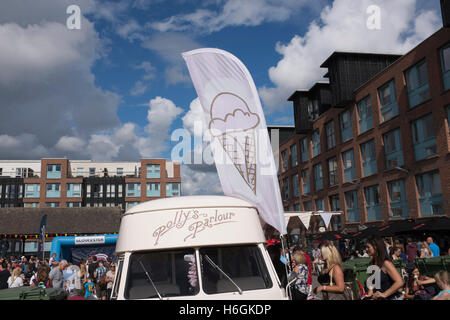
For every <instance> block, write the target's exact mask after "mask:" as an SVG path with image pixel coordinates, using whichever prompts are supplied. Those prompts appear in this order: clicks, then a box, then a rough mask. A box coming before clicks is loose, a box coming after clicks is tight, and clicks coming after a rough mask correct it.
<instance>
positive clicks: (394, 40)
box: [259, 0, 440, 112]
mask: <svg viewBox="0 0 450 320" xmlns="http://www.w3.org/2000/svg"><path fill="white" fill-rule="evenodd" d="M370 5H378V6H379V8H380V9H381V30H376V29H374V30H371V29H369V28H367V19H368V18H369V15H368V14H367V12H366V10H367V8H368V7H369V6H370ZM416 5H417V1H416V0H398V1H390V0H378V1H373V0H360V1H353V0H335V1H334V2H333V4H332V5H331V6H327V7H325V8H324V9H323V10H322V12H321V14H320V18H318V19H316V20H315V21H313V22H312V23H311V24H310V26H309V28H308V30H307V32H306V33H305V34H304V35H302V36H301V35H296V36H295V37H293V38H292V39H291V41H290V42H289V43H287V44H283V43H278V44H277V45H276V48H275V49H276V51H277V52H278V53H279V54H280V55H281V60H280V61H279V62H278V63H277V65H276V66H273V67H271V68H270V69H269V77H270V80H271V81H272V83H273V84H274V86H264V87H261V88H259V93H260V96H261V99H262V100H263V102H264V105H265V107H266V110H267V111H268V112H272V111H274V110H276V109H279V108H280V106H281V107H284V108H285V107H286V106H287V102H286V99H287V98H288V97H289V96H290V95H291V94H292V92H294V91H295V90H298V89H309V88H310V87H311V86H312V85H313V84H314V83H315V82H317V81H319V80H322V76H323V75H324V74H325V72H326V70H324V69H321V68H320V65H321V64H322V62H324V61H325V60H326V58H328V57H329V56H330V55H331V54H332V53H333V51H359V52H361V51H362V52H376V53H397V54H404V53H406V52H407V51H409V50H410V49H412V48H413V47H414V46H415V45H417V44H418V43H419V42H420V41H423V40H424V39H425V38H426V37H428V36H430V35H431V33H433V32H434V31H436V30H437V29H438V28H439V27H440V19H439V16H438V13H436V12H435V11H432V10H425V11H423V12H419V13H418V12H416V11H417V10H416ZM283 102H284V103H283Z"/></svg>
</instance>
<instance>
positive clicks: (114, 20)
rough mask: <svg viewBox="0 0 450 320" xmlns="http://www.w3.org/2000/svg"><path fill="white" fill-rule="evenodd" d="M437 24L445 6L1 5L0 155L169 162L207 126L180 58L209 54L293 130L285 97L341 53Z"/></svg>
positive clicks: (143, 0)
mask: <svg viewBox="0 0 450 320" xmlns="http://www.w3.org/2000/svg"><path fill="white" fill-rule="evenodd" d="M73 4H76V5H78V6H79V7H80V10H81V14H82V21H81V29H80V30H69V29H68V28H67V26H66V20H67V18H68V17H69V15H68V14H67V13H66V9H67V8H68V7H69V6H70V5H73ZM374 5H375V6H376V7H377V8H379V10H380V11H379V13H380V14H379V17H378V18H379V21H380V28H378V29H370V28H368V26H367V20H368V18H369V16H370V13H367V9H368V8H369V7H370V6H374ZM441 27H442V21H441V16H440V6H439V0H395V1H392V0H358V1H355V0H315V1H309V0H206V1H199V0H108V1H103V0H40V1H35V0H20V1H19V0H0V43H1V46H0V70H2V72H1V73H0V97H1V99H0V110H1V111H2V115H7V116H2V117H0V150H1V153H0V157H1V158H2V159H39V158H43V157H64V156H66V157H68V158H70V159H93V160H97V161H110V160H112V161H119V160H134V161H136V160H138V159H139V158H152V157H159V158H161V157H162V158H170V157H171V150H172V148H173V147H174V145H175V144H176V143H175V142H172V141H171V139H170V137H171V134H172V132H173V131H174V130H176V129H179V128H185V129H187V130H189V131H192V127H193V124H194V122H195V121H199V119H200V117H199V111H200V108H199V102H198V100H197V99H196V92H195V90H194V88H193V86H192V83H191V80H190V78H189V75H188V72H187V68H186V66H185V64H184V61H183V60H182V58H181V53H182V52H184V51H188V50H191V49H196V48H201V47H215V48H220V49H223V50H226V51H229V52H231V53H232V54H234V55H235V56H237V57H238V58H239V59H240V60H241V61H242V62H243V63H244V64H245V65H246V66H247V68H248V69H249V71H250V73H251V74H252V76H253V79H254V81H255V84H256V87H257V88H258V91H259V94H260V98H261V102H262V105H263V109H264V111H265V116H266V122H267V123H268V124H271V125H285V124H291V125H292V124H293V111H292V105H291V104H290V103H289V102H287V101H286V100H287V98H288V97H289V96H290V95H291V94H292V93H293V92H294V91H295V90H299V89H309V88H310V87H311V86H312V85H313V84H314V83H315V82H317V81H321V80H323V78H322V76H323V74H324V73H325V71H326V70H324V69H321V68H320V67H319V66H320V64H321V63H322V62H323V61H324V60H325V59H326V58H327V57H328V56H329V55H330V54H331V53H332V52H333V51H362V52H382V53H400V54H404V53H406V52H408V51H409V50H411V49H412V48H413V47H414V46H416V45H417V44H418V43H420V42H421V41H423V40H424V39H425V38H427V37H428V36H430V35H431V34H432V33H434V32H435V31H437V30H438V29H439V28H441ZM182 175H183V184H184V186H186V189H187V190H189V192H188V193H194V194H195V193H203V192H205V190H206V191H210V190H207V189H208V188H207V187H205V186H207V184H205V181H209V182H211V181H212V184H214V185H215V186H218V185H219V184H218V178H217V173H216V172H215V168H214V166H207V165H205V166H202V165H200V166H182ZM213 192H220V186H219V187H217V188H216V189H215V191H213Z"/></svg>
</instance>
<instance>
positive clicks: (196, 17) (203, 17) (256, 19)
mask: <svg viewBox="0 0 450 320" xmlns="http://www.w3.org/2000/svg"><path fill="white" fill-rule="evenodd" d="M321 3H323V1H314V2H313V4H311V1H306V0H283V1H280V0H252V1H241V0H227V1H224V2H223V5H221V6H216V8H215V9H207V8H199V9H197V10H196V11H194V12H191V13H188V14H178V15H175V16H171V17H169V18H167V19H165V20H162V21H156V22H152V23H149V24H148V26H149V27H151V28H153V29H155V30H158V31H161V32H169V31H176V32H179V31H186V30H188V31H195V32H200V33H204V34H210V33H213V32H218V31H220V30H222V29H224V28H226V27H230V26H258V25H260V24H262V23H266V22H281V21H286V20H287V19H289V18H291V17H292V16H293V15H294V14H295V13H297V12H299V10H300V9H301V8H304V7H305V6H309V7H316V6H317V5H320V4H321ZM216 4H217V3H216ZM221 4H222V3H221Z"/></svg>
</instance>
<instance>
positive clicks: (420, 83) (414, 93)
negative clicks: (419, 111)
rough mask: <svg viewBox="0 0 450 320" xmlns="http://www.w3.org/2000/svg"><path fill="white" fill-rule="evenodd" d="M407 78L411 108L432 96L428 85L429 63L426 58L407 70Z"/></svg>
mask: <svg viewBox="0 0 450 320" xmlns="http://www.w3.org/2000/svg"><path fill="white" fill-rule="evenodd" d="M405 78H406V87H407V88H408V97H409V107H410V108H413V107H415V106H417V105H419V104H421V103H422V102H424V101H427V100H428V99H430V98H431V96H430V89H429V87H428V73H427V63H426V62H425V60H423V61H421V62H419V63H418V64H416V65H414V66H413V67H411V68H409V69H408V70H406V72H405Z"/></svg>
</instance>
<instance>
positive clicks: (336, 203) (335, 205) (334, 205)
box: [330, 194, 341, 212]
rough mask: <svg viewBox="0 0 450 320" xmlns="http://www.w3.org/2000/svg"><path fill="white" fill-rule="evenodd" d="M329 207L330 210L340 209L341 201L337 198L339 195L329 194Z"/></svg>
mask: <svg viewBox="0 0 450 320" xmlns="http://www.w3.org/2000/svg"><path fill="white" fill-rule="evenodd" d="M330 208H331V211H334V212H337V211H340V210H341V202H340V200H339V195H338V194H334V195H332V196H330Z"/></svg>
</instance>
